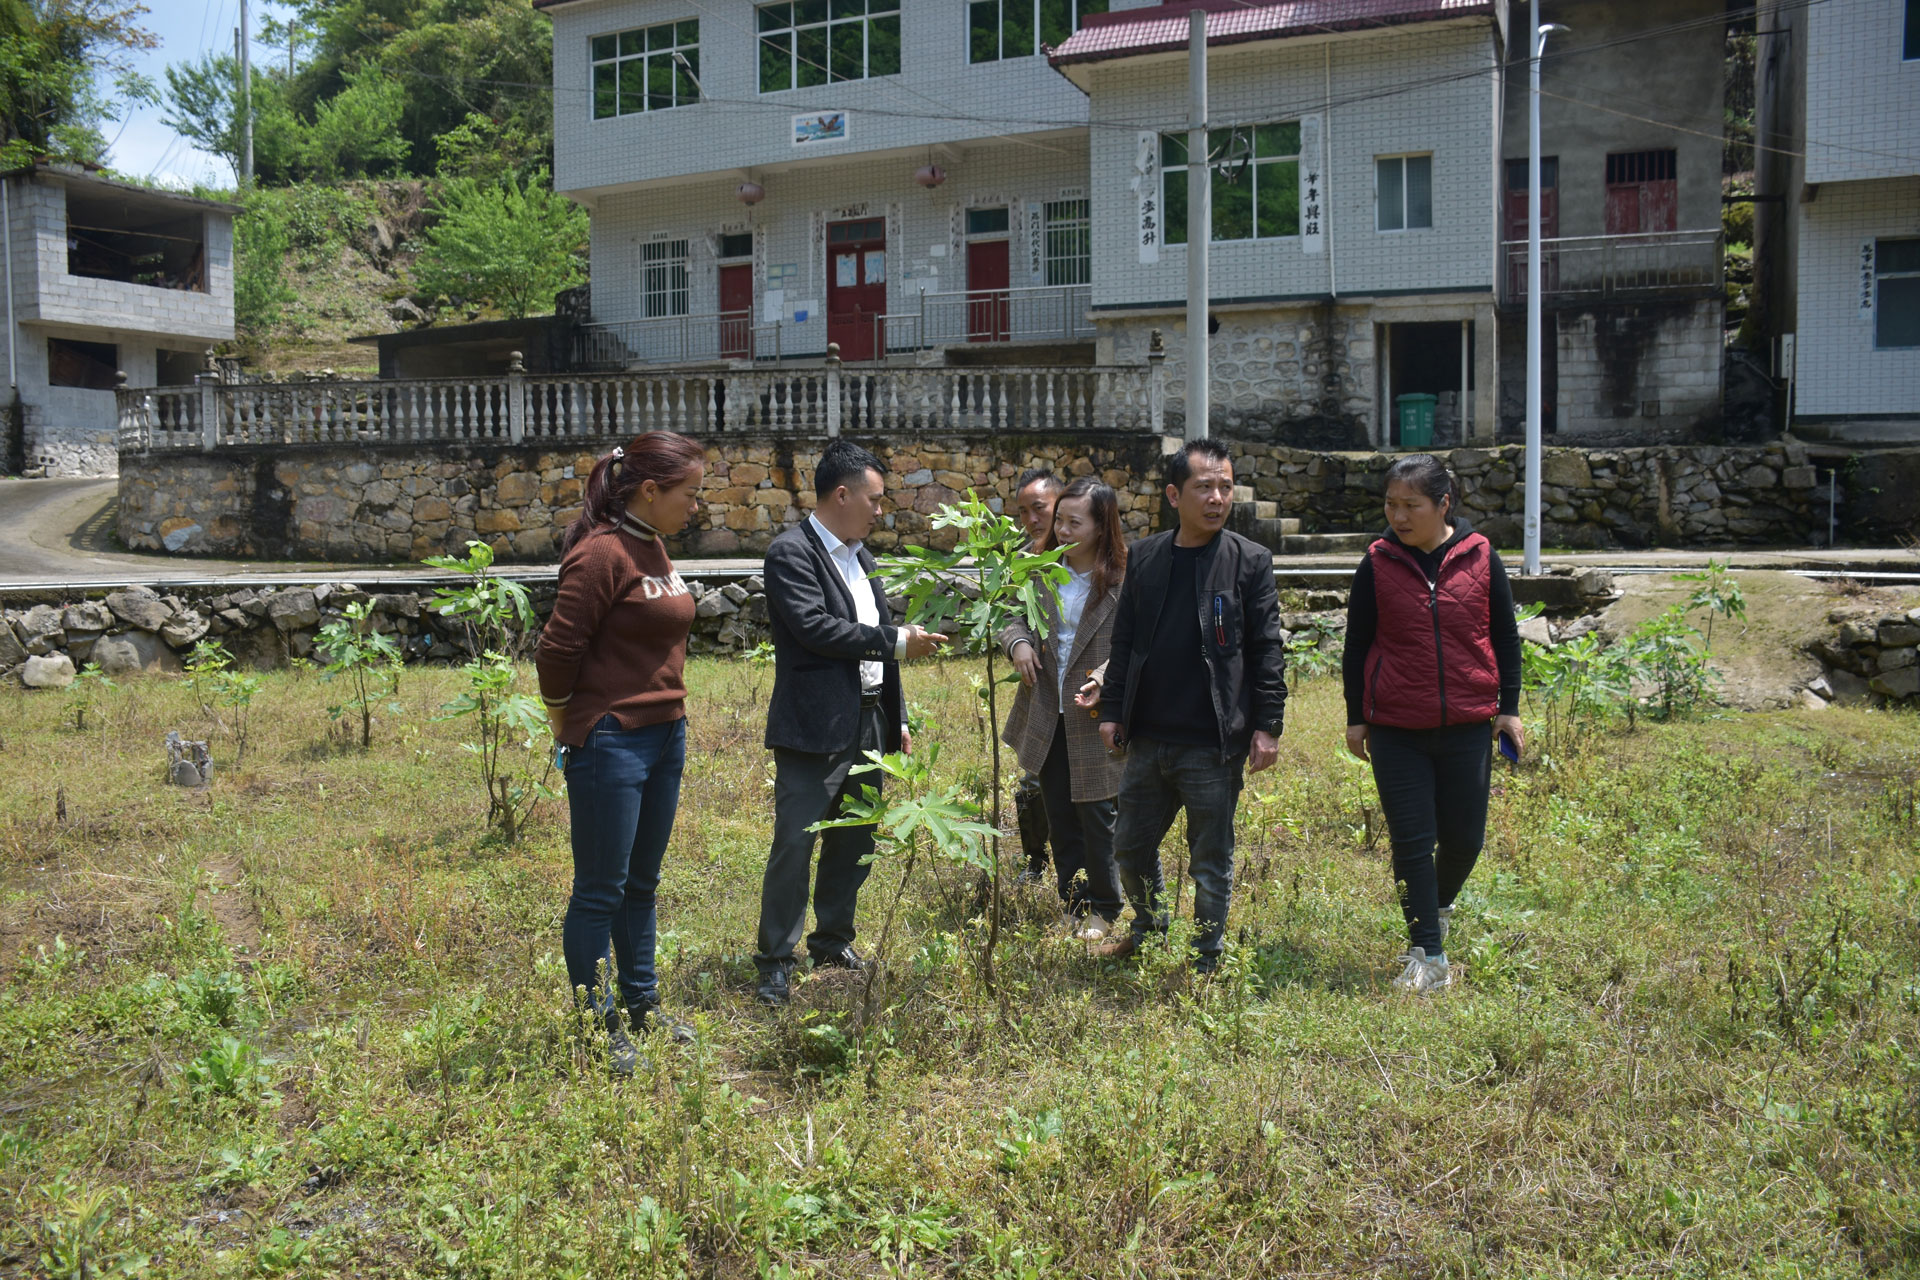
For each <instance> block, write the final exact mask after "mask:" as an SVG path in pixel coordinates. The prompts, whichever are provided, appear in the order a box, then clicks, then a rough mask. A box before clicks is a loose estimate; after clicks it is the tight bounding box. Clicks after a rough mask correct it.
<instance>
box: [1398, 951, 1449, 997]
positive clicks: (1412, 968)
mask: <svg viewBox="0 0 1920 1280" xmlns="http://www.w3.org/2000/svg"><path fill="white" fill-rule="evenodd" d="M1406 961H1407V967H1406V969H1405V970H1404V971H1403V972H1402V973H1401V974H1400V976H1399V977H1397V978H1395V979H1394V980H1393V989H1394V990H1395V991H1405V992H1408V993H1409V994H1412V995H1416V996H1424V995H1426V994H1428V993H1429V992H1433V991H1438V990H1440V989H1441V988H1442V987H1447V986H1451V985H1452V983H1453V974H1452V973H1451V972H1450V971H1449V969H1448V966H1447V958H1446V957H1445V956H1444V955H1442V956H1437V957H1435V958H1434V959H1432V960H1429V959H1427V949H1426V948H1425V947H1413V948H1410V949H1409V950H1408V951H1407V954H1406Z"/></svg>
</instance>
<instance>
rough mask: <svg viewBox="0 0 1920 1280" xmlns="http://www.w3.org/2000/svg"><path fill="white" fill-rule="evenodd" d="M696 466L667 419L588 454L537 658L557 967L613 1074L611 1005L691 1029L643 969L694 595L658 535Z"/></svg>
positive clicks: (621, 1052) (676, 521) (691, 505)
mask: <svg viewBox="0 0 1920 1280" xmlns="http://www.w3.org/2000/svg"><path fill="white" fill-rule="evenodd" d="M705 475H706V451H705V450H704V449H703V448H701V447H700V445H699V444H698V443H696V442H695V441H693V440H689V439H687V438H686V437H685V436H680V435H675V434H673V433H672V432H670V431H650V432H648V433H647V434H646V435H643V436H641V437H639V438H638V439H636V440H633V441H632V442H630V443H629V444H628V445H627V446H626V447H625V448H624V449H615V450H614V451H613V452H612V453H610V454H608V455H607V456H606V457H604V458H602V459H600V461H599V462H597V463H595V464H594V468H593V472H592V474H590V475H589V476H588V477H587V488H586V499H585V503H584V505H583V506H582V508H581V511H580V517H579V518H578V519H577V520H575V521H574V522H573V524H572V525H570V526H569V527H568V529H567V532H566V534H565V536H564V537H562V539H561V541H560V593H559V598H558V599H556V600H555V601H554V606H553V614H552V616H551V617H550V618H548V620H547V626H546V630H545V631H544V632H542V634H541V637H540V649H539V653H538V654H537V655H536V657H535V665H536V667H537V668H538V669H539V672H540V696H541V699H542V700H543V701H544V702H545V703H546V704H547V714H548V715H549V716H550V717H551V718H552V721H553V736H554V738H555V740H556V741H558V742H559V743H560V754H561V757H562V760H563V762H564V766H565V770H566V777H567V808H568V810H569V812H570V813H571V815H572V818H573V896H572V897H571V898H570V899H569V900H568V902H567V918H566V923H565V925H564V926H563V928H562V930H561V938H562V947H563V949H564V951H565V952H566V958H567V977H568V980H569V981H570V982H571V983H572V985H573V987H574V990H575V991H576V992H584V993H585V998H586V1000H587V1002H588V1005H589V1007H590V1008H591V1009H592V1010H593V1012H594V1013H596V1014H597V1015H599V1016H600V1017H601V1018H603V1019H604V1021H605V1022H606V1027H607V1034H608V1037H609V1044H610V1048H611V1053H612V1060H613V1068H614V1070H615V1071H616V1072H618V1073H621V1074H625V1073H628V1072H631V1071H632V1070H633V1062H634V1049H633V1044H632V1041H631V1040H629V1039H628V1037H627V1034H626V1028H625V1026H624V1025H623V1019H622V1017H621V1009H622V1006H624V1008H625V1012H626V1018H625V1021H626V1022H630V1023H631V1024H632V1025H633V1026H634V1027H635V1028H641V1029H644V1028H645V1027H647V1026H648V1025H649V1023H650V1022H652V1021H653V1020H655V1019H659V1020H660V1021H662V1022H664V1023H665V1024H666V1027H667V1030H668V1031H669V1032H670V1033H671V1034H672V1035H673V1036H674V1037H675V1038H676V1039H681V1040H687V1039H691V1038H692V1031H691V1029H690V1028H688V1027H687V1026H686V1025H685V1024H683V1023H676V1022H673V1021H671V1020H670V1019H664V1018H660V1014H659V1007H660V1002H659V988H658V984H657V982H656V979H655V975H654V967H653V950H654V938H655V932H656V925H655V918H654V894H655V891H656V890H657V889H658V888H659V886H660V860H661V857H662V856H663V855H664V854H665V853H666V850H667V838H668V837H669V836H670V835H672V833H673V817H674V812H675V810H676V809H677V808H678V807H679V803H680V775H681V772H682V770H683V768H684V767H685V764H686V755H687V731H686V730H687V726H686V718H685V717H686V710H685V705H686V697H687V689H686V685H685V684H684V683H683V682H682V680H681V669H682V667H683V666H684V664H685V662H686V656H687V632H688V630H689V629H690V628H691V627H692V626H693V606H694V602H693V597H692V596H691V595H689V594H688V593H687V587H686V584H685V583H684V582H682V581H681V580H680V575H679V574H678V573H677V572H675V571H674V567H673V561H671V560H670V559H668V558H667V549H666V545H665V543H664V542H663V541H662V540H663V539H664V538H666V537H670V536H672V535H673V534H676V533H679V532H680V531H681V530H682V529H684V528H686V527H687V525H688V524H689V523H690V522H691V521H692V519H693V517H694V515H695V513H696V512H698V511H699V509H700V482H701V480H702V479H703V478H704V477H705ZM609 943H611V944H612V948H613V962H612V964H611V965H610V966H608V967H607V968H606V969H605V971H604V972H603V971H602V966H603V965H606V964H607V948H608V944H609ZM616 987H617V990H616Z"/></svg>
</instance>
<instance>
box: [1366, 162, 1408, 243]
mask: <svg viewBox="0 0 1920 1280" xmlns="http://www.w3.org/2000/svg"><path fill="white" fill-rule="evenodd" d="M1373 185H1374V205H1375V208H1376V210H1377V214H1376V216H1375V218H1374V223H1373V225H1374V226H1375V227H1376V228H1377V229H1378V230H1381V231H1404V230H1406V229H1407V189H1406V164H1405V161H1404V159H1403V158H1402V157H1400V156H1388V157H1386V158H1385V159H1382V160H1375V161H1374V162H1373Z"/></svg>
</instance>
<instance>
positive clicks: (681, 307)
mask: <svg viewBox="0 0 1920 1280" xmlns="http://www.w3.org/2000/svg"><path fill="white" fill-rule="evenodd" d="M692 274H693V273H692V272H691V271H690V270H689V263H688V260H687V242H686V241H685V240H647V241H644V242H642V243H641V245H640V313H641V314H642V315H644V316H645V317H646V318H647V319H649V320H655V319H659V318H661V317H664V316H684V315H687V314H689V310H688V308H689V306H690V303H691V297H690V293H691V288H692Z"/></svg>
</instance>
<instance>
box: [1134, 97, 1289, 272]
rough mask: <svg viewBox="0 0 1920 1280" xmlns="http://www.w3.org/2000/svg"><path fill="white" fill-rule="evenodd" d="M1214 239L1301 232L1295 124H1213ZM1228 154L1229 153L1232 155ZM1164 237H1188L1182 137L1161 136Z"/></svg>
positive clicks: (1210, 133)
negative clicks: (1229, 126)
mask: <svg viewBox="0 0 1920 1280" xmlns="http://www.w3.org/2000/svg"><path fill="white" fill-rule="evenodd" d="M1207 150H1208V151H1209V152H1211V153H1212V156H1213V164H1212V179H1211V182H1212V187H1211V190H1212V196H1213V238H1214V239H1215V240H1270V239H1278V238H1281V237H1283V236H1297V235H1299V234H1300V124H1299V122H1298V121H1283V122H1276V123H1273V124H1261V125H1251V126H1242V127H1241V128H1238V129H1212V130H1209V131H1208V132H1207ZM1228 157H1232V159H1231V160H1229V159H1228ZM1160 158H1161V159H1160V162H1161V172H1162V174H1163V178H1162V183H1161V205H1162V208H1163V209H1164V210H1165V212H1166V219H1165V221H1166V232H1167V235H1166V242H1167V243H1168V244H1185V243H1186V242H1187V140H1186V135H1185V134H1183V133H1182V134H1171V133H1170V134H1163V135H1162V136H1161V139H1160Z"/></svg>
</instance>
